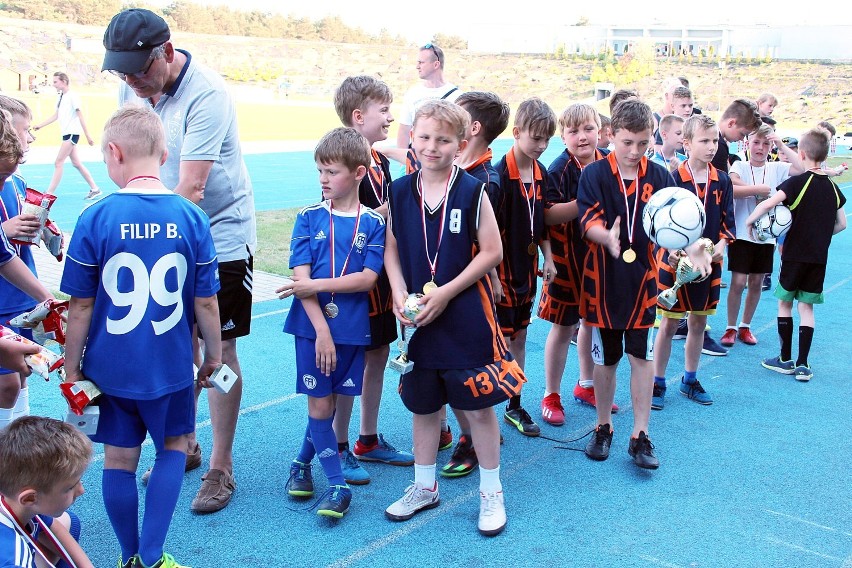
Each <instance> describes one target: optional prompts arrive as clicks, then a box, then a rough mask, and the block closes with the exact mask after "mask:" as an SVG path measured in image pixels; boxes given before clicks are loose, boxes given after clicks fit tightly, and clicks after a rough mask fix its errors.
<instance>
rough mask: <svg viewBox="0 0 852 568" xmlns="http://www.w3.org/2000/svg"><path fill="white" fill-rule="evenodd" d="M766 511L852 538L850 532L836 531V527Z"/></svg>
mask: <svg viewBox="0 0 852 568" xmlns="http://www.w3.org/2000/svg"><path fill="white" fill-rule="evenodd" d="M764 511H766V512H767V513H770V514H772V515H777V516H779V517H784V518H787V519H791V520H793V521H797V522H799V523H804V524H806V525H811V526H812V527H816V528H818V529H823V530H826V531H831V532H837V533H840V534H843V535H846V536H852V533H849V532H846V531H841V530H839V529H836V528H834V527H828V526H826V525H821V524H819V523H815V522H813V521H809V520H807V519H803V518H801V517H795V516H793V515H788V514H787V513H781V512H779V511H773V510H772V509H764Z"/></svg>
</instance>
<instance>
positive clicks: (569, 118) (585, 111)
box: [559, 103, 601, 135]
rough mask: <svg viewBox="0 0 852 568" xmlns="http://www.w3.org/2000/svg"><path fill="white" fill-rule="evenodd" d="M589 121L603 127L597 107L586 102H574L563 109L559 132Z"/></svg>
mask: <svg viewBox="0 0 852 568" xmlns="http://www.w3.org/2000/svg"><path fill="white" fill-rule="evenodd" d="M587 122H594V123H595V124H596V125H597V127H598V130H600V129H601V117H600V115H599V114H598V111H597V110H595V107H593V106H592V105H588V104H586V103H574V104H573V105H571V106H569V107H568V108H566V109H565V110H564V111H562V114H561V115H560V117H559V134H560V135H561V134H564V133H565V129H566V128H569V129H570V128H580V127H581V126H582V125H584V124H586V123H587Z"/></svg>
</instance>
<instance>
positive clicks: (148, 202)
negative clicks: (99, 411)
mask: <svg viewBox="0 0 852 568" xmlns="http://www.w3.org/2000/svg"><path fill="white" fill-rule="evenodd" d="M218 272H219V271H218V266H217V260H216V249H215V248H214V247H213V238H212V237H211V235H210V221H209V220H208V218H207V215H206V214H205V213H204V211H202V210H201V208H200V207H198V206H197V205H195V204H193V203H192V202H191V201H189V200H187V199H184V198H183V197H181V196H179V195H177V194H175V193H172V192H171V191H168V190H165V189H163V190H157V189H141V188H139V189H136V188H134V189H132V190H131V189H122V190H119V191H118V192H116V193H113V194H111V195H108V196H107V197H105V198H103V199H101V200H100V201H98V202H96V203H94V204H92V205H90V206H89V207H88V208H86V209H85V210H83V212H82V213H81V214H80V218H79V219H78V220H77V225H76V227H75V229H74V236H73V238H72V239H71V244H70V245H69V246H68V255H67V261H66V262H65V270H64V272H63V273H62V283H61V285H60V289H61V290H62V291H63V292H65V293H66V294H69V295H71V296H74V297H77V298H94V299H95V304H94V308H93V310H92V322H91V326H90V328H89V336H88V339H87V340H86V353H85V357H83V374H84V375H86V377H88V378H90V379H91V380H93V381H94V382H95V384H97V385H98V386H99V387H100V389H101V390H102V391H104V392H105V393H107V394H110V395H112V396H117V397H122V398H130V399H135V400H152V399H155V398H159V397H161V396H165V395H167V394H170V393H173V392H176V391H179V390H182V389H185V388H188V387H191V386H192V383H193V379H194V374H193V371H192V326H193V324H194V323H195V318H194V304H195V298H196V297H200V298H208V297H210V296H213V295H215V294H216V292H217V291H218V290H219V274H218Z"/></svg>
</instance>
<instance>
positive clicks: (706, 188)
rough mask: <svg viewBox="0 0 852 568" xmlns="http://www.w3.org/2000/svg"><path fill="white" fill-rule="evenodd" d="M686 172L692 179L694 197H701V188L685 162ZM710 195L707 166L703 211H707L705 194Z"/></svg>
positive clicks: (752, 175)
mask: <svg viewBox="0 0 852 568" xmlns="http://www.w3.org/2000/svg"><path fill="white" fill-rule="evenodd" d="M686 170H687V171H688V172H689V177H691V178H692V185H693V187H695V195H696V197H698V196H700V195H701V188H699V187H698V180H697V179H695V174H694V173H692V168H691V167H690V166H689V162H688V161H687V162H686ZM751 177H752V179H754V172H753V171H752V173H751ZM708 193H710V166H707V183H705V184H704V210H705V211H707V194H708Z"/></svg>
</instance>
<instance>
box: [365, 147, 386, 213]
mask: <svg viewBox="0 0 852 568" xmlns="http://www.w3.org/2000/svg"><path fill="white" fill-rule="evenodd" d="M370 151H371V152H372V153H373V160H374V161H375V162H376V166H375V168H373V167H372V166H371V167H370V168H369V170H368V173H367V179H369V180H370V188H371V189H372V190H373V195H375V196H376V201H377V202H378V203H379V205H382V204H384V202H385V172H384V171H382V161H381V159H380V158H379V157H378V154H377V153H376V151H375V150H370Z"/></svg>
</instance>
